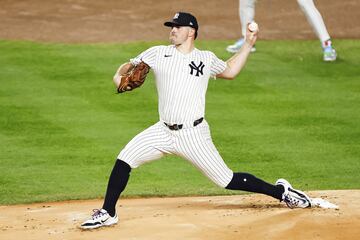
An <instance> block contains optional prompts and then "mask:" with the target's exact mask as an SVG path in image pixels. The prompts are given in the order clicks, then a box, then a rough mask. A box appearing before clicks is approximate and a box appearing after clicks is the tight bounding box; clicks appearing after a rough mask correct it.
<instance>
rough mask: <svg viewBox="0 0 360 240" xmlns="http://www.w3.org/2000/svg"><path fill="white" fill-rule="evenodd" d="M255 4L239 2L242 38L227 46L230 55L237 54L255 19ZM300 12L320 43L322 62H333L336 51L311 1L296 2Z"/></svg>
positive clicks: (248, 0) (240, 0)
mask: <svg viewBox="0 0 360 240" xmlns="http://www.w3.org/2000/svg"><path fill="white" fill-rule="evenodd" d="M255 2H256V0H239V15H240V23H241V30H242V35H243V37H242V38H240V39H239V40H238V41H236V42H235V43H234V44H233V45H229V46H228V47H227V48H226V50H227V51H228V52H230V53H235V52H237V51H238V50H239V49H240V48H241V46H242V45H243V43H244V37H245V34H246V26H247V24H248V23H249V22H252V21H253V20H254V17H255ZM297 2H298V4H299V6H300V8H301V10H302V11H303V12H304V14H305V16H306V18H307V20H308V22H309V24H310V25H311V26H312V28H313V30H314V32H315V34H316V36H317V37H318V38H319V40H320V42H321V47H322V50H323V60H324V61H335V60H336V51H335V49H334V48H333V47H332V44H331V38H330V35H329V33H328V31H327V29H326V26H325V23H324V20H323V18H322V16H321V14H320V12H319V11H318V10H317V8H316V7H315V5H314V1H313V0H297ZM251 51H252V52H255V51H256V48H255V46H254V47H253V48H252V49H251Z"/></svg>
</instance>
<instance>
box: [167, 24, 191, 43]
mask: <svg viewBox="0 0 360 240" xmlns="http://www.w3.org/2000/svg"><path fill="white" fill-rule="evenodd" d="M190 31H191V28H190V27H186V26H174V27H172V28H171V31H170V36H169V39H170V42H171V44H174V45H180V44H182V43H184V42H185V41H186V40H187V39H188V38H189V36H190V35H189V34H190Z"/></svg>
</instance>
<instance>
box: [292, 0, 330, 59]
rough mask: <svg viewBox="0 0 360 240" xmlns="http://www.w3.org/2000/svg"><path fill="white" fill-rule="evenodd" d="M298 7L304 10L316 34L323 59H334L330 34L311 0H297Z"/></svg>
mask: <svg viewBox="0 0 360 240" xmlns="http://www.w3.org/2000/svg"><path fill="white" fill-rule="evenodd" d="M297 2H298V4H299V6H300V9H301V10H302V11H303V12H304V14H305V16H306V19H307V20H308V22H309V24H310V25H311V27H312V28H313V30H314V32H315V34H316V36H317V37H318V38H319V40H320V42H321V46H322V48H323V53H324V61H335V60H336V51H335V49H334V48H333V47H332V43H331V38H330V35H329V33H328V31H327V29H326V26H325V23H324V20H323V18H322V16H321V14H320V12H319V11H318V9H317V8H316V6H315V4H314V1H313V0H297Z"/></svg>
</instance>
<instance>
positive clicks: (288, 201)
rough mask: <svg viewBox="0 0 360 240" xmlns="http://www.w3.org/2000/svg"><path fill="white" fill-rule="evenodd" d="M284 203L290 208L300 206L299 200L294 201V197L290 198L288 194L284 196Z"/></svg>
mask: <svg viewBox="0 0 360 240" xmlns="http://www.w3.org/2000/svg"><path fill="white" fill-rule="evenodd" d="M284 201H285V203H286V204H287V205H288V206H289V207H290V208H293V207H296V206H299V204H300V200H298V199H296V198H295V197H292V196H291V195H289V194H286V195H285V196H284Z"/></svg>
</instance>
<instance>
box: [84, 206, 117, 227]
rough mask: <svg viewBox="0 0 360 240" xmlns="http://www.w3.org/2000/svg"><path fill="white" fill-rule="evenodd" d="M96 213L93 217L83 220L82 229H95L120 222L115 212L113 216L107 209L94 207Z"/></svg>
mask: <svg viewBox="0 0 360 240" xmlns="http://www.w3.org/2000/svg"><path fill="white" fill-rule="evenodd" d="M93 212H94V214H93V215H92V216H91V219H89V220H87V221H85V222H83V223H82V224H81V226H80V227H81V228H82V229H94V228H99V227H104V226H110V225H113V224H116V223H117V222H118V220H119V219H118V216H117V214H116V213H115V216H114V217H111V216H110V214H109V213H108V212H107V211H106V210H105V209H100V210H99V209H94V210H93Z"/></svg>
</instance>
